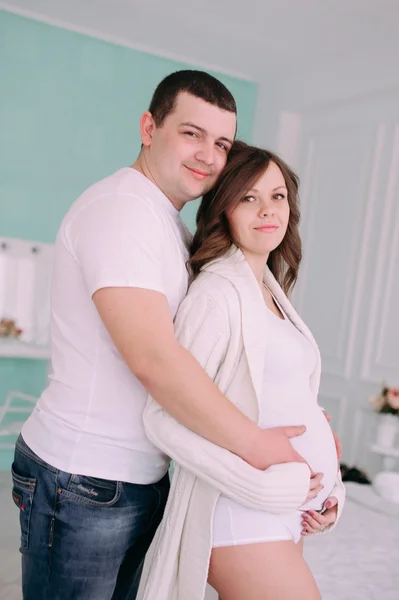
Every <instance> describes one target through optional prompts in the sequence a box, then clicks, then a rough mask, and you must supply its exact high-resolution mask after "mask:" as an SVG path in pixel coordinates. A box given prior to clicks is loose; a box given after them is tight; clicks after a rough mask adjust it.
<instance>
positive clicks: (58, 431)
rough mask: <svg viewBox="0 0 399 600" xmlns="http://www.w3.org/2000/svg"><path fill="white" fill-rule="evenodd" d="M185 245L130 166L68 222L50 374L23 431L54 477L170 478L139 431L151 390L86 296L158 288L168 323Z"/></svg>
mask: <svg viewBox="0 0 399 600" xmlns="http://www.w3.org/2000/svg"><path fill="white" fill-rule="evenodd" d="M189 238H190V234H189V232H188V230H187V229H186V227H185V226H184V225H183V223H182V221H181V219H180V216H179V213H178V211H177V210H176V209H175V208H174V207H173V205H172V204H171V202H170V201H169V200H168V199H167V198H166V196H165V195H164V194H163V193H162V192H161V191H160V190H159V189H158V188H157V187H156V186H155V185H154V184H152V183H151V182H150V181H149V180H148V179H147V178H146V177H145V176H144V175H142V174H141V173H139V172H138V171H136V170H133V169H131V168H123V169H121V170H119V171H117V172H116V173H114V174H113V175H111V176H110V177H107V178H106V179H104V180H102V181H100V182H98V183H96V184H95V185H93V186H92V187H90V188H89V189H88V190H86V191H85V192H84V193H83V194H82V195H81V196H80V198H79V199H78V200H77V201H76V202H75V203H74V204H73V206H72V207H71V209H70V210H69V212H68V213H67V215H66V217H65V218H64V220H63V222H62V225H61V228H60V230H59V232H58V236H57V240H56V245H55V266H54V276H53V283H52V297H51V342H52V355H51V367H52V368H51V375H50V380H49V384H48V386H47V388H46V389H45V391H44V392H43V394H42V396H41V398H40V400H39V402H38V404H37V407H36V409H35V410H34V412H33V414H32V415H31V417H30V418H29V419H28V421H27V422H26V423H25V425H24V426H23V428H22V435H23V437H24V439H25V441H26V443H27V444H28V446H29V447H30V448H31V449H32V450H33V451H34V452H36V454H38V455H39V456H40V457H41V458H42V459H43V460H45V461H46V462H48V463H49V464H51V465H53V466H54V467H56V468H57V469H60V470H63V471H67V472H69V473H79V474H82V475H89V476H92V477H101V478H104V479H112V480H120V481H126V482H132V483H141V484H147V483H154V482H155V481H158V480H159V479H160V478H161V477H162V476H163V475H164V474H165V473H166V471H167V468H168V459H167V458H166V457H165V455H164V454H163V453H162V452H160V451H159V450H158V449H157V448H155V446H153V444H152V443H151V442H150V441H149V440H148V438H147V437H146V435H145V431H144V426H143V422H142V413H143V410H144V406H145V402H146V400H147V392H146V390H145V389H144V387H143V386H142V385H141V383H140V382H139V381H138V380H137V379H136V377H135V376H134V375H133V374H132V373H131V371H130V370H129V368H128V367H127V365H126V363H125V362H124V361H123V359H122V357H121V356H120V354H119V353H118V351H117V350H116V347H115V345H114V343H113V342H112V340H111V338H110V336H109V334H108V332H107V330H106V328H105V326H104V325H103V323H102V321H101V319H100V316H99V314H98V311H97V309H96V307H95V305H94V302H93V300H92V296H93V294H94V292H95V291H96V290H98V289H100V288H104V287H138V288H146V289H151V290H156V291H159V292H162V293H163V294H165V296H166V297H167V300H168V303H169V307H170V311H171V314H172V315H173V316H174V315H175V313H176V310H177V308H178V306H179V304H180V302H181V300H182V299H183V297H184V296H185V294H186V291H187V284H188V275H187V270H186V267H185V262H186V260H187V257H188V252H187V242H188V240H189ZM132 343H134V340H132Z"/></svg>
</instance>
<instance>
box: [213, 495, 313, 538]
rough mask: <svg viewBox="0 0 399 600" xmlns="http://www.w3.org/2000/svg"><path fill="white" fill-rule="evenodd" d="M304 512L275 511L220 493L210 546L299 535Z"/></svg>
mask: <svg viewBox="0 0 399 600" xmlns="http://www.w3.org/2000/svg"><path fill="white" fill-rule="evenodd" d="M302 514H303V512H302V511H300V510H297V511H295V512H291V513H287V514H282V515H275V514H272V513H268V512H265V511H262V510H255V509H251V508H247V507H246V506H242V505H241V504H238V503H237V502H234V501H233V500H230V498H227V497H225V496H220V497H219V500H218V502H217V505H216V508H215V512H214V516H213V542H212V546H213V548H218V547H220V546H238V545H241V544H256V543H259V542H277V541H283V540H291V541H293V542H295V544H297V543H298V542H299V540H300V539H301V531H302V529H303V527H302V525H301V523H302Z"/></svg>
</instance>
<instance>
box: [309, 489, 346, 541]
mask: <svg viewBox="0 0 399 600" xmlns="http://www.w3.org/2000/svg"><path fill="white" fill-rule="evenodd" d="M323 508H326V510H325V511H324V512H323V513H322V514H321V513H319V512H316V511H315V510H306V511H304V512H303V514H302V526H303V530H302V535H303V536H308V535H314V534H315V533H320V532H322V531H324V529H327V527H329V526H330V525H333V523H335V521H336V519H337V512H338V500H337V498H336V497H335V496H331V497H330V498H327V500H326V501H325V503H324V507H323Z"/></svg>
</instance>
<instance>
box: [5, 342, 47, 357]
mask: <svg viewBox="0 0 399 600" xmlns="http://www.w3.org/2000/svg"><path fill="white" fill-rule="evenodd" d="M2 356H3V357H8V358H36V359H41V360H49V359H50V348H49V347H48V346H39V345H38V344H29V343H27V342H21V340H15V339H8V338H0V357H2Z"/></svg>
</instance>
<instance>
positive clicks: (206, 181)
mask: <svg viewBox="0 0 399 600" xmlns="http://www.w3.org/2000/svg"><path fill="white" fill-rule="evenodd" d="M236 123H237V121H236V115H235V114H234V113H232V112H228V111H226V110H222V109H221V108H218V107H217V106H214V105H213V104H209V103H208V102H205V101H204V100H202V99H200V98H196V97H195V96H192V95H191V94H187V93H180V94H179V95H178V97H177V99H176V106H175V109H174V110H173V112H172V113H170V114H169V115H168V116H167V117H166V119H165V120H164V122H163V124H162V126H161V127H156V125H155V124H154V125H153V127H152V132H151V136H150V139H149V140H146V141H144V140H143V143H144V145H145V146H146V147H147V150H148V152H147V155H146V161H147V166H148V168H149V170H150V173H151V176H152V178H153V179H154V181H155V183H156V184H157V185H158V187H159V188H160V189H161V190H162V191H163V192H164V194H165V195H166V196H167V197H168V198H169V199H170V200H171V202H172V203H173V204H174V206H175V207H176V208H178V209H180V208H182V206H184V204H185V203H186V202H188V201H190V200H194V199H195V198H199V197H200V196H202V195H203V194H204V193H205V192H207V191H208V190H210V189H211V188H212V187H213V185H214V184H215V182H216V180H217V178H218V176H219V174H220V172H221V170H222V169H223V167H224V165H225V164H226V160H227V155H228V152H229V150H230V147H231V145H232V143H233V140H234V137H235V133H236Z"/></svg>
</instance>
